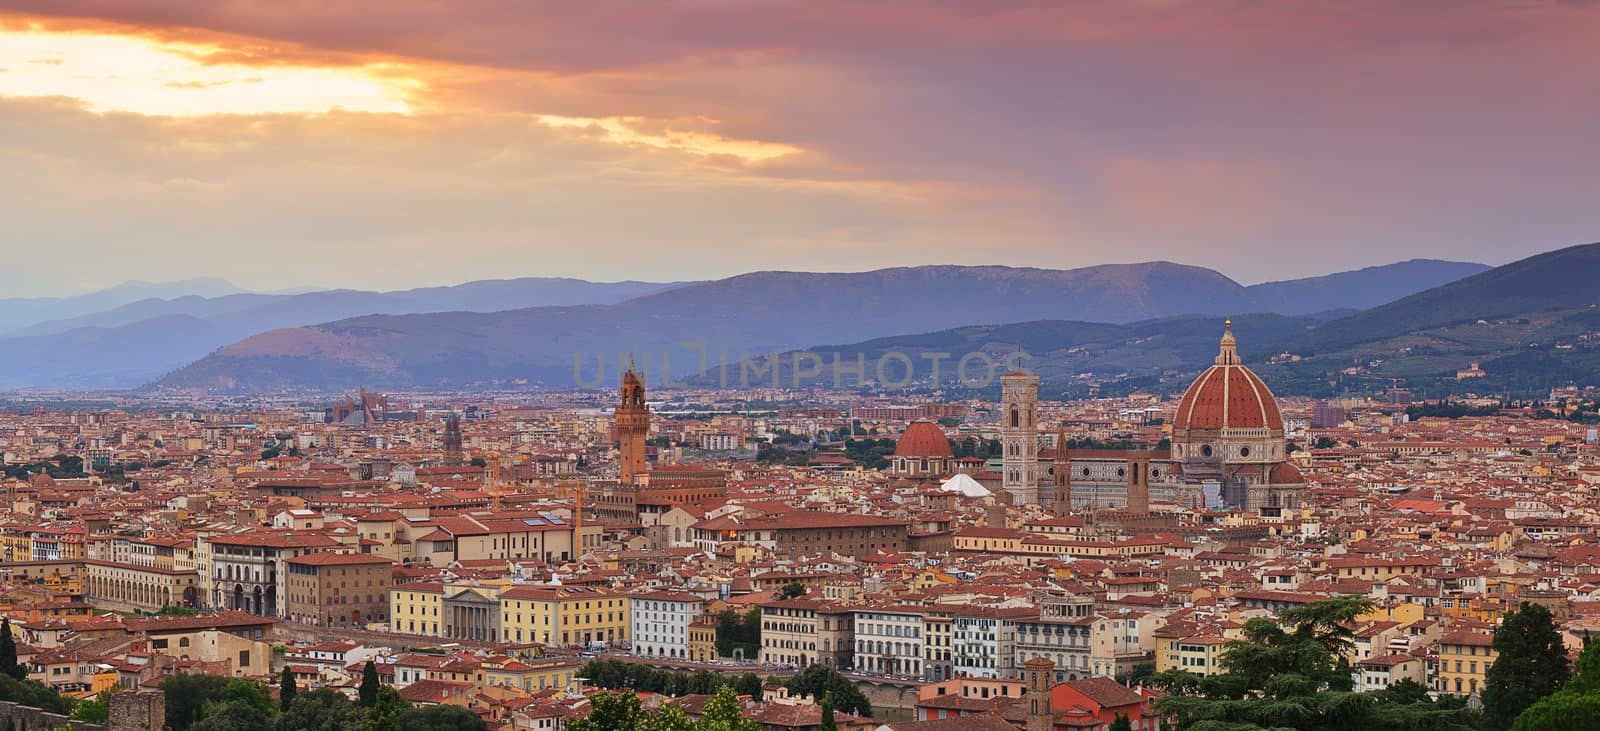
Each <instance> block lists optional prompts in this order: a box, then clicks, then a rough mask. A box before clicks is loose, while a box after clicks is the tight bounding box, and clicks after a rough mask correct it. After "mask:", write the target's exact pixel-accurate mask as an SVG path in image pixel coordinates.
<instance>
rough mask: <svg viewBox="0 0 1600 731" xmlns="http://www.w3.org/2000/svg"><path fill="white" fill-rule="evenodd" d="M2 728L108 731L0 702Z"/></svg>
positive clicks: (104, 728) (36, 710)
mask: <svg viewBox="0 0 1600 731" xmlns="http://www.w3.org/2000/svg"><path fill="white" fill-rule="evenodd" d="M0 728H7V729H16V730H17V731H56V729H73V731H107V729H106V727H105V726H101V725H100V724H97V723H84V722H82V721H73V720H71V719H69V718H67V717H66V716H63V715H61V714H59V713H50V712H48V711H43V710H40V709H38V708H33V707H31V706H19V705H17V704H15V703H12V702H11V701H0ZM156 731H159V729H157V730H156Z"/></svg>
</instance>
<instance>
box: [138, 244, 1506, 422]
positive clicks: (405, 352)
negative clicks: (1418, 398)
mask: <svg viewBox="0 0 1600 731" xmlns="http://www.w3.org/2000/svg"><path fill="white" fill-rule="evenodd" d="M1395 266H1398V267H1402V268H1404V269H1405V270H1406V272H1407V273H1406V275H1405V276H1404V277H1396V276H1395V275H1394V274H1393V273H1392V272H1391V270H1390V269H1389V268H1386V267H1374V268H1369V269H1366V270H1362V272H1358V273H1348V274H1341V275H1335V276H1336V277H1338V279H1335V280H1333V281H1335V282H1337V286H1330V285H1327V284H1319V283H1318V282H1319V281H1321V280H1311V281H1312V284H1310V285H1308V286H1309V287H1311V288H1312V289H1313V290H1315V291H1317V292H1319V294H1318V296H1316V297H1310V298H1307V299H1306V301H1303V302H1302V301H1298V300H1294V299H1293V298H1289V299H1288V300H1286V299H1285V298H1284V297H1283V295H1282V288H1283V287H1285V286H1288V287H1292V286H1294V283H1293V282H1290V283H1271V284H1267V285H1256V286H1255V287H1245V286H1242V285H1240V284H1238V283H1237V282H1235V281H1233V280H1232V279H1229V278H1228V277H1226V276H1223V275H1222V274H1220V273H1218V272H1215V271H1212V270H1210V269H1205V268H1202V267H1194V266H1186V265H1181V264H1174V263H1170V262H1149V263H1143V264H1113V265H1103V266H1095V267H1085V268H1082V269H1072V270H1049V269H1031V268H1013V267H998V266H991V267H960V266H925V267H900V268H892V269H881V270H876V271H871V272H859V273H847V274H825V273H824V274H816V273H801V272H756V273H751V274H745V275H740V276H735V277H730V278H727V279H722V280H717V281H711V282H699V283H693V284H686V285H683V286H679V287H674V288H671V289H667V290H664V291H660V292H656V293H652V294H647V295H643V296H639V297H636V298H633V299H630V300H627V301H625V302H620V303H617V304H614V305H595V306H585V307H543V308H530V309H523V310H514V311H507V312H496V313H487V314H471V313H436V314H422V315H401V316H370V317H356V318H350V319H346V320H339V321H335V322H330V323H325V324H321V325H316V326H309V327H299V328H292V329H287V330H279V331H274V332H268V333H263V334H261V335H258V336H255V337H252V338H247V339H245V340H242V341H240V342H237V343H234V344H232V345H229V346H228V347H225V348H222V349H221V350H218V351H217V352H215V353H212V354H211V355H208V356H206V357H205V358H202V359H200V360H198V361H196V362H194V363H191V364H190V365H188V366H185V367H183V368H180V369H178V370H176V371H174V372H173V373H171V374H169V375H167V376H165V377H163V378H161V379H159V380H158V381H157V385H159V386H162V387H171V388H185V389H202V390H217V391H242V392H254V391H275V390H284V389H326V390H343V389H347V388H349V387H351V386H353V385H357V384H361V383H365V384H367V385H370V386H380V387H385V388H412V387H419V388H441V387H442V388H453V387H469V386H475V385H490V384H500V385H527V386H549V387H571V386H573V385H582V384H584V383H594V384H601V383H605V384H609V383H610V382H611V380H612V379H613V375H614V373H615V368H616V365H617V362H618V360H619V359H620V358H621V357H622V354H625V353H628V352H635V353H639V354H641V355H642V356H644V357H646V358H652V359H654V362H655V364H656V367H657V370H658V371H662V372H669V373H678V374H683V375H687V374H690V373H694V372H697V371H699V370H701V369H702V368H701V367H700V364H701V362H702V359H706V360H710V361H713V362H714V361H715V360H717V359H718V358H721V357H724V356H730V357H733V358H737V357H738V356H739V355H741V354H758V353H765V352H776V351H783V350H788V349H792V348H797V347H804V346H808V345H811V344H815V343H826V342H833V343H839V342H851V341H855V340H865V339H868V338H875V337H885V336H891V335H899V334H905V333H916V332H927V331H935V330H943V329H948V328H951V327H958V326H965V325H986V324H993V323H1014V322H1021V321H1029V320H1040V319H1058V320H1075V321H1089V322H1103V323H1128V322H1134V321H1141V320H1149V319H1153V318H1163V317H1172V316H1177V315H1184V314H1238V313H1245V312H1252V311H1256V310H1257V309H1258V304H1259V303H1258V298H1265V299H1267V300H1270V301H1273V302H1276V303H1277V306H1278V307H1280V308H1281V309H1283V310H1285V311H1284V312H1280V313H1278V314H1287V315H1297V314H1306V313H1310V312H1315V311H1320V310H1326V309H1331V308H1332V307H1330V305H1332V306H1333V307H1355V306H1357V305H1356V304H1353V303H1364V302H1368V301H1370V300H1371V299H1373V298H1376V297H1383V296H1387V293H1388V292H1390V291H1391V290H1392V289H1393V288H1394V287H1395V282H1396V281H1397V280H1404V281H1409V282H1410V283H1411V286H1412V287H1414V288H1415V289H1412V290H1409V291H1408V292H1407V293H1409V292H1414V291H1417V290H1420V289H1423V288H1426V287H1431V286H1435V285H1437V284H1440V283H1443V282H1447V281H1450V280H1451V279H1453V278H1455V277H1457V276H1460V275H1461V274H1462V273H1463V272H1466V271H1470V270H1473V269H1478V270H1481V269H1482V268H1483V267H1482V266H1481V265H1472V264H1466V265H1463V264H1459V263H1454V262H1405V263H1403V264H1399V265H1395ZM1368 282H1371V283H1372V284H1371V285H1370V286H1369V285H1368V284H1367V283H1368ZM1329 293H1335V294H1338V295H1339V296H1333V295H1332V294H1329ZM663 360H665V361H666V363H665V364H663V363H662V361H663ZM585 368H587V369H588V370H589V371H592V372H598V374H595V373H591V374H590V375H584V373H583V371H584V369H585Z"/></svg>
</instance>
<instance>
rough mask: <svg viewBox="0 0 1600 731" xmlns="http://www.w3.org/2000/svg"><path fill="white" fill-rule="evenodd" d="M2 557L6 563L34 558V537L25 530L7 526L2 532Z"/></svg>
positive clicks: (0, 547) (0, 544) (0, 548)
mask: <svg viewBox="0 0 1600 731" xmlns="http://www.w3.org/2000/svg"><path fill="white" fill-rule="evenodd" d="M0 559H3V560H4V561H5V562H6V563H13V562H16V561H32V560H33V537H32V536H30V535H28V533H27V532H26V531H24V530H19V529H16V528H6V529H5V532H4V533H0Z"/></svg>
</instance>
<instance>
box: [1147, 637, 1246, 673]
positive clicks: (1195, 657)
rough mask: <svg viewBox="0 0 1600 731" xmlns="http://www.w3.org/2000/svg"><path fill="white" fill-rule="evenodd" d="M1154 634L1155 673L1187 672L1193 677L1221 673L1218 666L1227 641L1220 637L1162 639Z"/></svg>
mask: <svg viewBox="0 0 1600 731" xmlns="http://www.w3.org/2000/svg"><path fill="white" fill-rule="evenodd" d="M1161 634H1162V633H1161V632H1160V631H1159V630H1157V632H1156V635H1157V636H1156V672H1158V673H1160V672H1165V671H1167V670H1187V671H1189V672H1191V673H1194V674H1195V675H1212V674H1215V673H1218V672H1220V671H1221V666H1220V664H1219V662H1220V660H1221V659H1222V653H1223V651H1224V650H1225V649H1226V647H1227V644H1228V640H1226V639H1224V638H1223V637H1222V636H1220V635H1190V636H1188V637H1162V636H1160V635H1161Z"/></svg>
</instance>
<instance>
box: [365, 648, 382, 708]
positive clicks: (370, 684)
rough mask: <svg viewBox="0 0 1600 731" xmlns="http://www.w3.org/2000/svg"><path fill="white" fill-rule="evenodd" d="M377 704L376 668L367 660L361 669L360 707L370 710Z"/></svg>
mask: <svg viewBox="0 0 1600 731" xmlns="http://www.w3.org/2000/svg"><path fill="white" fill-rule="evenodd" d="M377 702H378V666H377V665H374V664H372V660H370V659H369V660H367V664H366V666H365V667H363V668H361V707H362V708H371V707H372V704H374V703H377Z"/></svg>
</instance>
